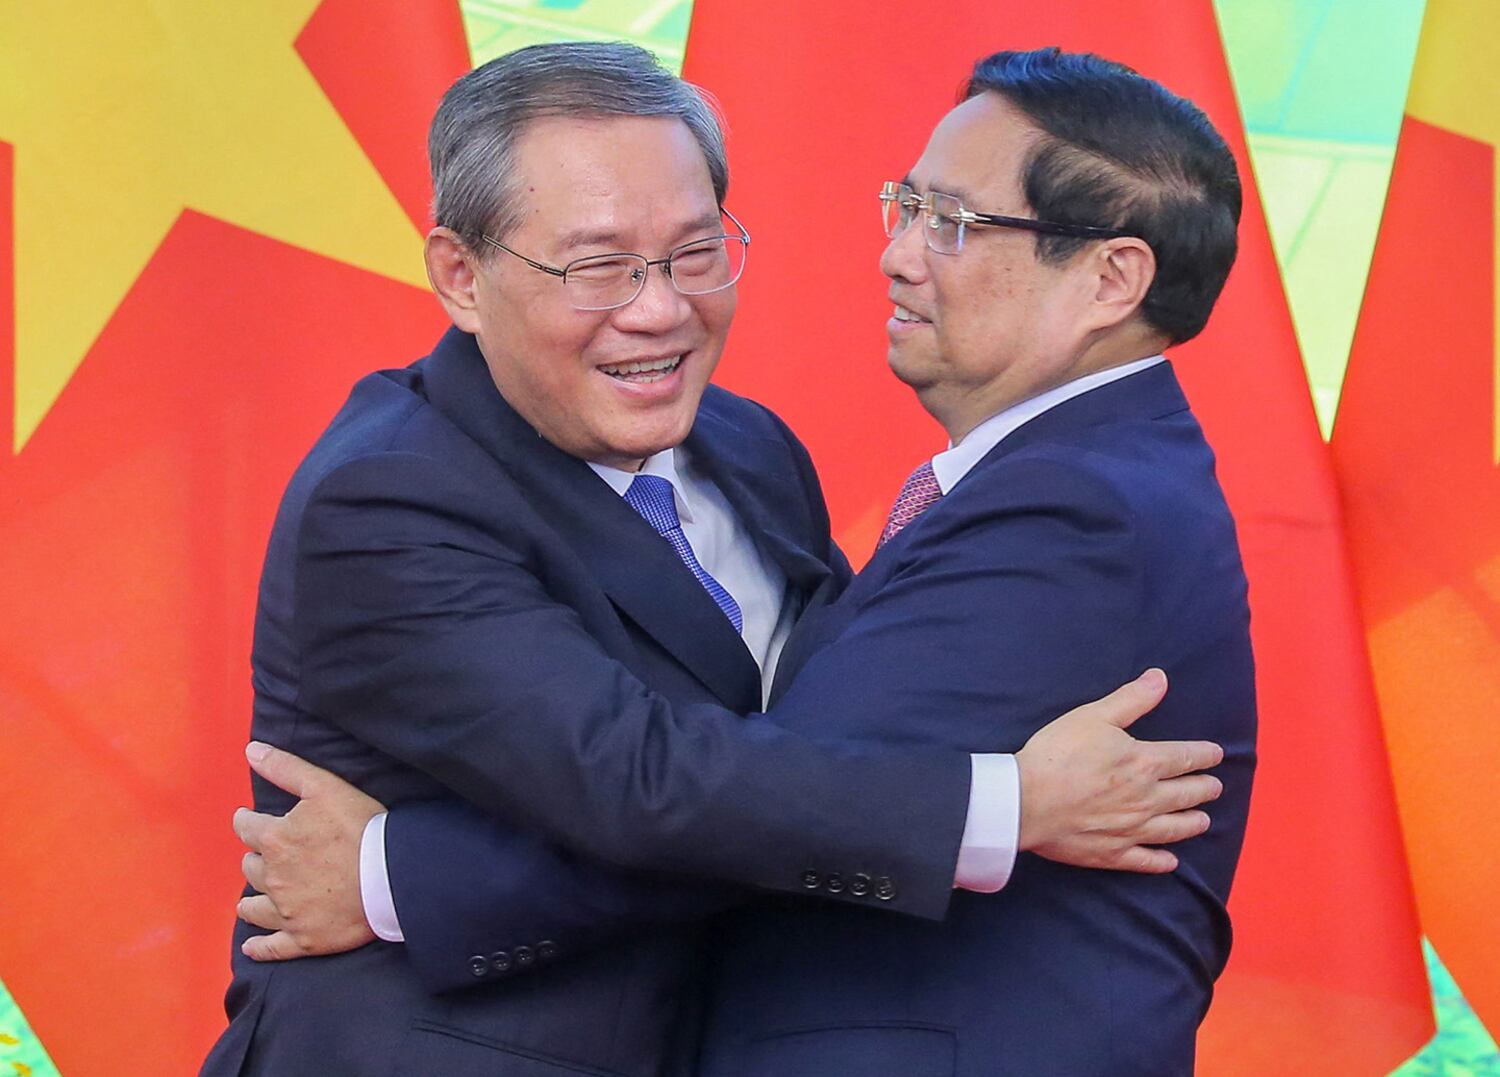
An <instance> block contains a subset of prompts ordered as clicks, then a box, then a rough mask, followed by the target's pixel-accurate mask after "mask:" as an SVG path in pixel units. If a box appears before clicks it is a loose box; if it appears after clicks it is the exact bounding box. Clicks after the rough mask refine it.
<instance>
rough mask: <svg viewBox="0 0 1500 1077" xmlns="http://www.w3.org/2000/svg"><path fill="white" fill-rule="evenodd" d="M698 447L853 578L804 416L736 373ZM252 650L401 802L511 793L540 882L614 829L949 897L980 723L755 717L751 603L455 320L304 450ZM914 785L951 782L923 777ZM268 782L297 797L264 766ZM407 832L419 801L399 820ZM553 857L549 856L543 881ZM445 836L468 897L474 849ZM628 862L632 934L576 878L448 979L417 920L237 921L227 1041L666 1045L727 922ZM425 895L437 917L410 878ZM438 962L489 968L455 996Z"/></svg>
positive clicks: (757, 864) (338, 1062)
mask: <svg viewBox="0 0 1500 1077" xmlns="http://www.w3.org/2000/svg"><path fill="white" fill-rule="evenodd" d="M685 447H686V450H687V451H688V452H689V453H691V455H692V457H693V459H694V462H695V464H696V465H697V466H698V467H700V468H702V470H703V471H704V472H705V473H707V474H708V475H709V476H710V477H711V478H712V480H713V481H714V482H715V483H716V484H717V485H718V486H719V487H720V489H721V490H722V491H723V493H724V495H725V496H726V498H728V500H729V501H730V503H731V504H732V505H733V506H734V508H735V510H736V511H737V512H738V513H739V514H740V516H741V517H742V518H743V519H745V520H747V521H754V522H755V523H756V525H757V528H758V530H757V532H756V534H757V538H758V539H759V540H760V542H761V544H762V548H763V549H764V550H765V552H766V553H768V554H769V555H770V556H771V557H772V558H774V559H775V561H776V562H777V564H778V565H779V566H780V567H781V569H782V570H783V571H784V572H785V574H786V576H787V579H788V581H789V587H790V589H791V597H792V600H793V601H794V602H797V603H799V604H805V605H816V604H818V603H819V602H820V601H822V600H823V598H824V596H826V595H828V594H830V593H833V592H835V591H837V589H838V588H839V587H840V586H841V585H842V583H843V582H844V580H845V579H846V577H847V566H846V565H845V564H844V562H843V561H842V559H841V558H840V556H839V555H838V553H837V551H836V550H834V549H833V548H832V546H831V544H830V542H829V539H828V523H827V518H826V515H825V510H824V507H823V503H822V497H821V494H820V492H819V490H818V487H817V481H816V478H815V476H814V474H813V472H812V469H811V466H810V463H809V461H808V459H807V456H806V453H805V451H804V450H803V449H802V448H801V446H800V445H799V444H797V442H796V441H795V440H794V439H793V438H792V437H791V436H790V434H789V433H788V432H787V430H786V429H785V427H784V426H782V424H781V423H780V422H779V421H778V420H777V419H775V418H774V417H773V416H772V415H771V414H770V413H769V412H767V411H766V410H765V409H763V408H761V407H759V406H757V405H754V404H751V403H749V402H747V401H743V400H740V399H738V398H736V397H733V396H732V395H730V394H728V393H724V392H722V391H719V390H710V392H709V394H708V395H707V396H706V397H705V399H704V402H703V406H702V408H701V410H700V413H699V416H698V420H697V422H696V424H695V426H694V428H693V432H692V434H691V436H690V437H689V439H688V440H687V442H686V443H685ZM253 667H254V682H255V688H256V702H255V713H254V720H253V726H252V735H253V736H254V737H256V738H258V739H260V740H264V741H268V742H270V743H273V744H277V745H280V746H282V747H285V748H288V749H290V750H292V751H294V752H297V753H298V754H300V755H303V756H304V757H306V758H308V759H309V760H311V761H312V762H314V763H318V764H320V765H322V766H325V767H328V768H330V769H332V770H334V771H335V772H337V773H339V774H341V775H343V776H344V777H346V778H349V779H350V780H352V781H354V782H355V783H356V784H358V785H359V786H360V787H361V788H363V789H365V790H366V791H367V792H369V793H370V794H371V795H373V796H374V797H376V798H377V799H380V800H382V801H384V802H386V803H388V804H402V803H407V802H414V801H423V802H428V803H430V804H435V805H439V806H442V807H443V808H444V810H452V811H460V812H461V813H472V814H469V815H466V816H465V817H466V818H469V819H470V820H471V821H472V820H474V819H481V818H482V819H483V820H484V821H485V824H486V826H487V827H490V828H493V827H496V826H498V825H499V824H498V822H496V821H497V820H501V819H503V820H506V821H508V823H509V824H510V825H511V826H512V828H513V839H512V840H511V842H510V844H509V845H508V846H507V848H508V849H509V853H510V860H509V867H510V869H511V871H510V873H509V874H508V876H507V879H508V884H509V885H510V886H512V887H521V888H524V889H525V892H526V893H527V894H528V895H530V894H532V893H536V892H539V890H540V889H541V887H542V886H544V885H546V880H547V879H551V878H554V877H557V876H558V875H560V874H561V869H567V870H570V871H574V872H576V873H577V876H578V878H580V879H590V878H593V877H596V876H597V877H611V878H612V877H613V876H605V873H604V872H603V871H602V870H600V869H599V868H597V867H596V866H594V865H592V864H590V863H588V862H586V861H582V860H580V859H579V858H580V857H591V858H594V859H595V860H597V861H599V862H605V863H609V864H611V865H613V866H614V868H615V869H619V868H625V869H634V870H642V869H650V870H652V871H654V872H658V873H660V872H691V873H693V874H695V875H703V876H711V877H715V878H722V879H725V880H728V881H731V882H734V883H737V884H740V885H741V886H752V887H760V888H764V889H768V890H782V891H786V890H800V889H801V888H802V885H803V883H802V879H803V877H804V876H805V875H806V874H807V873H808V872H809V871H823V872H826V871H828V870H839V869H843V870H861V871H866V872H870V873H875V874H876V875H879V876H882V877H889V878H891V879H899V880H900V881H901V890H900V895H899V897H893V898H892V899H891V900H889V901H888V902H887V903H888V904H892V905H895V906H897V907H900V908H902V909H903V910H904V911H908V912H912V913H916V914H919V915H927V916H932V917H936V916H941V915H942V913H943V911H944V910H945V909H946V906H947V902H948V899H949V887H950V885H951V878H952V871H953V863H954V857H955V855H956V848H957V844H958V839H959V835H960V833H961V831H962V827H963V818H964V811H965V802H966V796H967V773H968V761H967V759H966V757H965V756H964V753H962V752H961V751H958V750H954V749H946V748H939V749H933V750H919V751H913V750H909V749H908V750H902V751H894V750H891V749H890V748H888V747H884V746H868V745H867V746H865V747H862V748H861V747H857V746H845V747H839V748H834V747H831V746H825V745H821V744H818V743H815V742H813V741H810V740H809V739H807V738H804V737H799V736H797V735H795V734H791V733H789V732H787V731H785V730H783V729H781V728H778V727H775V726H772V725H770V724H769V723H766V722H763V721H756V720H745V719H744V718H742V717H741V716H740V713H736V712H741V713H742V712H747V711H753V710H755V709H756V708H757V705H758V702H759V697H760V683H759V675H758V671H757V669H756V667H755V664H754V661H753V660H752V659H751V657H750V655H749V653H748V652H747V651H746V650H745V648H744V646H743V644H742V643H741V641H740V639H739V636H738V634H737V633H735V632H734V630H733V628H732V627H731V626H730V625H729V624H728V622H727V620H726V619H725V618H724V616H723V615H722V613H720V611H719V610H718V608H717V607H716V606H715V605H714V604H713V602H712V600H711V599H710V598H709V597H708V596H707V594H706V593H705V592H704V591H703V589H702V587H701V586H699V584H698V583H697V581H696V580H695V579H694V578H693V576H692V575H691V573H690V572H689V571H688V570H687V569H686V567H685V566H684V565H683V564H682V562H681V561H680V560H678V558H677V556H676V555H675V554H674V553H673V552H672V550H671V549H670V547H669V546H668V545H667V544H666V543H664V542H662V540H661V538H660V537H659V536H658V535H657V534H656V533H655V531H653V530H652V529H651V528H650V526H649V525H648V524H646V523H645V522H644V521H643V520H641V519H640V517H639V516H637V515H636V514H635V512H634V511H633V510H632V509H630V507H629V506H627V505H626V504H625V503H624V502H623V501H622V500H621V499H620V498H619V497H618V496H617V495H615V494H614V492H613V491H611V490H610V489H609V488H608V486H607V485H606V484H605V483H603V482H602V481H601V480H600V479H599V478H598V477H597V476H596V475H594V474H593V472H592V471H590V470H589V469H588V467H587V466H586V465H585V464H584V463H582V462H581V461H579V460H576V459H574V458H572V457H569V456H567V455H566V454H564V453H562V452H560V451H558V450H557V449H555V448H554V447H552V446H551V445H550V444H549V443H547V442H545V441H544V440H542V439H541V438H540V437H538V436H537V434H536V433H535V431H534V430H532V429H531V428H530V427H529V426H527V424H526V423H525V422H524V421H523V420H521V418H520V417H519V416H518V415H517V414H516V413H515V412H514V411H513V410H512V409H511V408H510V407H509V406H508V405H507V404H506V403H505V402H504V400H503V399H502V398H501V397H500V395H499V393H498V392H497V391H496V389H495V387H494V384H493V382H492V381H491V380H490V378H489V375H488V371H487V370H486V368H485V366H484V362H483V359H482V357H481V356H480V354H479V352H478V349H477V348H476V346H475V344H474V341H473V339H472V338H471V337H468V336H466V335H464V334H462V333H459V332H457V331H456V330H454V331H450V332H449V334H448V335H447V336H445V337H444V339H443V340H442V342H441V343H440V344H439V346H438V348H437V349H436V350H435V351H434V353H433V354H432V355H431V356H429V357H428V358H427V359H426V360H424V361H423V362H421V363H419V364H417V365H416V366H414V367H412V368H410V369H409V370H405V371H387V372H383V373H381V374H377V375H372V376H371V377H369V378H366V379H364V380H363V381H361V382H360V383H359V384H358V385H357V386H356V387H355V389H354V392H353V394H352V395H351V397H350V399H349V401H348V403H347V404H346V405H345V407H344V408H343V409H342V411H341V412H340V413H339V415H338V416H337V417H336V418H335V420H334V422H333V424H332V425H331V426H330V427H329V429H328V430H327V432H326V433H325V434H324V435H323V436H322V438H321V439H320V440H319V442H318V443H317V445H316V446H315V447H314V448H313V450H312V451H311V453H310V454H309V455H308V458H307V460H306V461H305V462H304V464H303V465H302V467H301V468H300V469H299V470H298V472H297V474H296V475H295V476H294V478H293V479H292V482H291V484H290V486H289V488H288V491H287V494H286V497H285V499H284V501H283V504H282V508H281V512H280V513H279V515H278V518H277V522H276V525H275V528H274V531H273V534H272V537H271V542H270V548H269V551H268V553H267V558H266V565H265V570H264V573H263V577H262V584H261V595H260V605H259V611H258V614H257V623H256V638H255V648H254V655H253ZM912 787H917V788H928V789H931V790H932V792H931V793H929V794H928V795H925V796H922V797H918V798H914V799H913V798H906V797H903V795H902V791H903V790H906V789H909V788H912ZM255 799H256V804H257V807H259V808H260V809H262V810H269V811H273V812H279V811H284V810H286V809H287V808H289V807H290V805H291V803H292V798H290V797H289V796H288V795H286V794H284V793H282V792H281V791H279V790H276V789H274V788H272V787H270V786H269V785H267V784H266V783H264V782H259V781H257V782H256V785H255ZM461 802H466V803H467V804H469V805H473V806H474V807H473V808H462V809H460V808H459V807H458V805H459V804H460V803H461ZM480 812H483V813H485V815H483V816H480V815H479V814H478V813H480ZM405 836H406V832H405V831H404V830H403V829H402V827H401V825H400V824H399V822H397V823H395V825H393V827H392V830H391V834H390V839H391V843H392V847H393V848H394V849H396V850H400V849H402V848H403V847H405V846H403V839H404V838H405ZM549 841H553V842H558V843H563V844H566V846H567V847H568V848H569V849H571V850H574V852H572V853H563V852H561V851H560V850H558V849H557V848H555V847H553V846H551V845H549V844H548V842H549ZM424 849H425V851H426V852H428V853H429V854H435V855H438V856H439V857H441V854H442V851H443V849H442V847H441V846H440V845H432V846H424ZM533 864H534V865H535V866H536V868H535V870H536V871H537V872H543V871H545V876H542V875H539V876H538V879H539V884H538V886H537V887H527V886H526V884H527V882H528V880H529V879H530V878H531V877H532V875H531V871H532V869H531V868H530V867H529V865H533ZM447 867H448V869H449V874H450V876H455V875H456V877H457V886H456V887H455V888H454V889H453V890H450V891H449V893H450V894H456V895H457V899H456V900H457V902H458V906H459V907H460V908H461V907H462V893H463V890H464V887H463V886H462V869H463V868H464V865H463V864H462V863H459V864H449V865H447ZM619 885H620V886H621V893H622V894H625V895H627V896H628V898H629V901H630V905H629V910H630V914H631V916H632V917H633V918H634V919H633V923H634V924H635V925H636V926H635V928H634V929H633V931H632V934H631V937H629V938H626V939H624V940H620V941H617V942H616V943H615V944H614V945H612V946H611V947H609V948H608V949H605V950H599V951H597V952H588V946H589V943H590V941H591V938H592V936H591V934H590V932H591V931H598V930H604V929H608V930H617V928H616V926H615V925H616V922H617V920H612V919H611V917H612V916H613V915H614V914H615V912H616V910H615V907H614V903H615V902H616V901H617V899H616V898H615V897H613V896H612V895H610V894H608V893H605V892H603V891H599V892H597V893H595V892H593V891H592V890H591V889H589V888H579V889H575V890H574V891H572V892H566V891H565V892H564V893H565V896H567V897H568V898H569V899H570V900H567V901H555V902H552V903H549V904H545V905H543V906H542V907H540V908H537V909H534V910H533V913H532V914H530V915H528V916H526V917H512V918H510V919H509V920H508V921H507V926H506V930H505V934H504V937H502V938H498V939H491V940H488V941H490V942H491V943H492V944H491V945H487V946H486V947H485V948H483V949H481V950H474V951H472V952H470V953H467V954H466V955H464V956H463V957H462V958H460V959H459V961H458V962H456V963H452V964H451V965H450V964H449V963H442V962H434V964H433V966H432V968H430V969H429V970H428V971H429V977H428V979H427V981H426V982H425V983H424V981H423V978H422V970H421V969H420V968H419V966H417V965H415V964H414V963H413V962H412V960H411V959H410V958H411V957H412V956H413V955H414V954H417V953H419V952H420V949H418V950H415V951H409V950H408V949H406V948H404V947H401V946H390V945H386V944H379V943H377V944H372V945H370V946H366V947H364V948H362V949H360V950H358V951H355V952H354V953H351V954H344V955H339V956H336V957H330V958H316V959H306V960H302V961H297V962H292V963H289V964H285V965H256V964H254V963H253V962H250V961H248V960H247V959H244V958H243V957H241V956H240V955H239V953H238V946H237V945H236V951H235V953H234V971H235V978H234V982H233V984H232V985H231V987H230V990H229V995H228V998H227V1002H226V1006H227V1009H228V1012H229V1015H230V1018H231V1024H230V1027H229V1029H228V1031H227V1032H226V1033H225V1035H224V1036H223V1038H222V1039H221V1040H220V1042H219V1044H218V1045H217V1046H216V1048H215V1050H214V1052H213V1054H212V1055H210V1057H209V1059H208V1061H207V1062H206V1063H205V1069H204V1072H205V1073H210V1074H227V1073H237V1072H255V1073H267V1074H276V1075H278V1077H281V1075H295V1074H320V1075H321V1074H330V1073H337V1074H341V1075H342V1074H351V1075H352V1074H362V1073H380V1074H384V1073H465V1072H472V1073H486V1074H497V1075H512V1074H514V1075H524V1077H532V1075H542V1074H562V1073H568V1074H576V1073H589V1074H617V1075H629V1077H647V1075H652V1077H654V1075H656V1074H658V1073H663V1072H668V1071H669V1070H671V1069H672V1068H673V1067H674V1066H675V1064H676V1060H679V1059H681V1058H682V1057H683V1055H682V1054H681V1048H682V1046H683V1036H684V1033H687V1034H688V1036H689V1039H690V1038H691V1033H692V1031H693V1030H695V1029H696V1023H695V1020H694V1013H693V1009H694V1005H695V1001H696V998H697V995H698V994H699V992H698V990H697V988H698V986H699V985H700V982H701V981H700V980H699V978H698V976H699V958H700V955H701V953H702V947H701V945H700V940H699V938H698V931H699V929H698V928H697V927H695V926H692V924H691V923H690V922H689V923H687V924H683V923H668V924H667V925H666V926H661V927H657V928H654V929H652V930H642V929H641V928H640V926H639V925H640V924H641V923H651V922H656V923H659V922H661V921H663V920H667V921H673V920H677V919H679V918H680V916H681V915H682V914H681V912H679V911H677V908H676V906H675V905H674V902H676V901H677V900H678V899H677V897H676V896H675V891H674V890H673V888H672V887H670V886H668V885H666V884H664V883H662V882H661V881H660V880H659V879H644V878H641V879H631V878H630V877H628V876H626V877H623V878H622V879H621V880H620V883H619ZM687 900H688V901H689V903H690V904H691V905H692V908H693V910H694V911H697V910H699V909H701V908H702V907H703V905H704V904H705V903H711V902H712V901H713V900H715V898H714V895H712V894H709V893H701V892H700V893H690V894H689V895H687ZM851 900H863V901H870V902H873V901H875V900H877V899H876V898H875V897H874V896H873V895H867V896H865V897H863V898H852V897H851ZM642 909H650V910H652V911H651V912H650V913H649V914H645V915H642V913H641V910H642ZM398 912H400V913H401V914H402V916H403V919H404V920H406V921H407V922H408V923H410V924H412V925H413V926H414V927H420V925H421V915H420V913H418V912H414V911H412V910H411V909H410V908H409V907H406V906H405V905H403V904H402V903H401V898H400V895H399V894H398ZM596 924H597V925H598V926H595V925H596ZM250 930H253V929H249V928H247V927H246V925H243V924H241V925H239V929H238V931H237V932H236V936H235V942H236V944H238V943H239V942H240V941H241V940H242V939H243V938H244V937H245V936H246V935H247V934H248V933H249V931H250ZM434 969H436V970H439V971H440V972H441V975H452V974H455V973H456V974H458V975H461V976H462V977H464V978H465V980H466V982H467V983H469V984H475V985H478V986H476V987H475V988H474V989H473V990H471V991H469V992H466V993H464V994H463V995H462V996H461V997H458V996H454V997H449V998H436V997H433V996H432V995H431V994H430V993H429V991H428V990H426V988H427V987H430V986H434V985H435V983H434V980H433V978H432V975H431V973H432V972H433V970H434ZM543 969H545V975H543V974H542V972H541V971H540V970H543Z"/></svg>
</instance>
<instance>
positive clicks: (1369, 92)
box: [1214, 0, 1424, 437]
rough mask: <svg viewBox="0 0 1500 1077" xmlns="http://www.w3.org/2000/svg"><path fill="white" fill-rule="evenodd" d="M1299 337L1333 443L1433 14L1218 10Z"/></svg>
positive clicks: (1261, 7)
mask: <svg viewBox="0 0 1500 1077" xmlns="http://www.w3.org/2000/svg"><path fill="white" fill-rule="evenodd" d="M1214 6H1215V10H1216V11H1217V13H1218V17H1219V28H1220V32H1221V33H1222V35H1223V38H1224V48H1225V53H1226V55H1227V56H1228V58H1229V69H1230V74H1231V76H1232V77H1233V79H1234V85H1235V94H1236V96H1237V97H1238V99H1239V104H1240V112H1241V114H1242V116H1243V117H1244V122H1245V130H1246V134H1247V136H1248V141H1249V146H1250V160H1251V167H1252V168H1253V169H1254V171H1255V178H1256V182H1257V185H1258V188H1259V190H1260V194H1261V201H1262V203H1263V204H1264V205H1265V209H1266V218H1267V223H1268V225H1269V227H1270V230H1271V245H1272V247H1273V248H1274V250H1275V252H1276V260H1277V264H1278V265H1279V266H1280V267H1281V274H1282V281H1283V283H1284V284H1285V286H1286V293H1287V304H1288V306H1289V307H1290V309H1291V314H1292V324H1293V326H1294V327H1295V329H1296V332H1297V341H1298V344H1299V345H1300V347H1301V350H1302V361H1303V365H1304V366H1305V368H1306V370H1307V379H1308V384H1309V386H1310V388H1311V391H1312V396H1313V402H1314V404H1315V405H1316V407H1317V412H1318V420H1319V423H1320V424H1321V426H1322V429H1323V435H1324V437H1327V436H1328V435H1329V434H1330V433H1331V432H1332V430H1333V419H1334V415H1335V413H1336V412H1337V410H1338V400H1339V393H1340V392H1341V391H1342V389H1343V383H1344V372H1345V370H1346V368H1347V367H1348V364H1349V347H1350V345H1351V343H1352V342H1353V339H1354V328H1355V324H1356V322H1357V321H1358V320H1359V307H1360V302H1361V301H1362V299H1363V297H1364V289H1365V281H1366V279H1367V278H1368V276H1369V268H1370V257H1371V255H1372V254H1373V253H1374V249H1375V237H1376V234H1377V232H1378V231H1379V228H1380V216H1381V213H1382V212H1383V210H1384V208H1385V196H1386V191H1387V189H1388V187H1389V185H1390V172H1391V162H1392V160H1393V159H1394V156H1395V147H1396V137H1397V135H1398V134H1399V133H1400V130H1401V117H1402V112H1403V109H1404V107H1405V103H1406V89H1407V85H1408V83H1409V82H1410V79H1411V65H1412V60H1413V59H1414V58H1415V56H1416V47H1417V36H1418V34H1419V32H1420V30H1421V24H1422V12H1423V7H1424V0H1216V3H1215V5H1214Z"/></svg>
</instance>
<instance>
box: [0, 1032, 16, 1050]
mask: <svg viewBox="0 0 1500 1077" xmlns="http://www.w3.org/2000/svg"><path fill="white" fill-rule="evenodd" d="M20 1042H21V1041H20V1040H18V1039H16V1038H15V1037H14V1036H12V1035H11V1034H10V1033H9V1032H0V1043H3V1044H5V1046H7V1047H14V1046H16V1045H17V1044H18V1043H20Z"/></svg>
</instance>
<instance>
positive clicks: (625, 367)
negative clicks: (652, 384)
mask: <svg viewBox="0 0 1500 1077" xmlns="http://www.w3.org/2000/svg"><path fill="white" fill-rule="evenodd" d="M680 362H682V356H680V355H674V356H672V357H671V358H670V359H652V360H649V361H648V362H645V363H615V364H614V365H613V366H602V367H600V368H599V369H600V370H602V371H604V373H606V374H608V375H610V376H611V377H616V378H619V377H624V376H625V375H627V374H658V373H659V374H661V375H662V376H663V377H665V376H666V375H667V374H670V373H671V372H672V371H673V370H675V369H677V364H678V363H680ZM644 380H647V381H660V380H661V379H660V378H647V379H644Z"/></svg>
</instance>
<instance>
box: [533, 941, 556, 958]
mask: <svg viewBox="0 0 1500 1077" xmlns="http://www.w3.org/2000/svg"><path fill="white" fill-rule="evenodd" d="M536 956H537V957H538V958H540V959H541V960H543V961H551V960H552V959H553V958H554V957H556V956H557V943H555V942H553V941H552V940H551V939H543V940H542V941H541V942H539V943H537V944H536Z"/></svg>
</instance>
